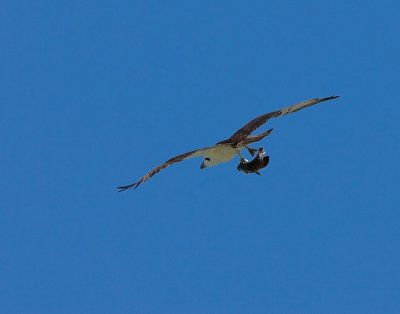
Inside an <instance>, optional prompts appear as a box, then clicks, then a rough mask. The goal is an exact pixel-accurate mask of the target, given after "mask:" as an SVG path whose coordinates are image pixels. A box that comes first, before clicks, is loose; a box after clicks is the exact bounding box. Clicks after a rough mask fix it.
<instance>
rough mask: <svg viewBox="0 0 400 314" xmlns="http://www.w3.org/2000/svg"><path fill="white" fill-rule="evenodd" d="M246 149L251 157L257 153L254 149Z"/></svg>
mask: <svg viewBox="0 0 400 314" xmlns="http://www.w3.org/2000/svg"><path fill="white" fill-rule="evenodd" d="M247 149H248V151H249V153H250V155H251V156H254V155H255V154H256V152H257V149H255V148H251V147H248V148H247Z"/></svg>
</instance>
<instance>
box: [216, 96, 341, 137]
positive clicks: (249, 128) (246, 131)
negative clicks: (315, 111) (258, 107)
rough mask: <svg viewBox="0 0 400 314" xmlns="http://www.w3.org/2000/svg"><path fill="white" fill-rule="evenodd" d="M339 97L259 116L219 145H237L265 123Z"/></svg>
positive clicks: (300, 103) (302, 103)
mask: <svg viewBox="0 0 400 314" xmlns="http://www.w3.org/2000/svg"><path fill="white" fill-rule="evenodd" d="M338 97H339V96H330V97H325V98H314V99H310V100H306V101H302V102H299V103H297V104H294V105H292V106H289V107H286V108H283V109H280V110H276V111H273V112H270V113H266V114H263V115H261V116H258V117H256V118H254V119H253V120H251V121H250V122H249V123H247V124H246V125H245V126H244V127H242V128H241V129H239V130H238V131H237V132H236V133H235V134H233V135H232V136H231V137H230V138H228V139H226V140H224V141H221V142H218V144H223V143H235V142H239V141H241V140H243V139H245V138H247V137H248V136H249V135H250V133H251V132H253V131H254V130H255V129H257V128H258V127H260V126H261V125H263V124H264V123H265V122H267V121H268V120H269V119H271V118H276V117H279V116H283V115H286V114H289V113H292V112H296V111H299V110H301V109H303V108H306V107H309V106H312V105H315V104H318V103H320V102H323V101H327V100H331V99H335V98H338Z"/></svg>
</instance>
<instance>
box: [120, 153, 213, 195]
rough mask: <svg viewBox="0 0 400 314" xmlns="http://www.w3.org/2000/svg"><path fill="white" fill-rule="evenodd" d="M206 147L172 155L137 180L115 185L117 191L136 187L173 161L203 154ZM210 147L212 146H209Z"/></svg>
mask: <svg viewBox="0 0 400 314" xmlns="http://www.w3.org/2000/svg"><path fill="white" fill-rule="evenodd" d="M209 148H210V147H208V148H201V149H196V150H192V151H190V152H187V153H183V154H180V155H178V156H175V157H172V158H171V159H169V160H167V161H166V162H164V163H163V164H161V165H159V166H157V167H155V168H154V169H153V170H151V171H150V172H148V173H147V174H145V175H144V176H143V177H141V178H140V179H139V180H138V181H136V182H134V183H132V184H129V185H125V186H119V187H117V189H118V192H122V191H125V190H129V189H132V188H133V189H136V188H137V187H138V186H139V185H140V184H141V183H143V182H144V181H147V180H148V179H150V178H151V177H152V176H154V175H155V174H156V173H158V172H160V171H161V170H163V169H165V168H167V167H168V166H171V165H172V164H174V163H177V162H180V161H182V160H185V159H187V158H191V157H198V156H203V155H204V154H203V152H206V151H207V150H208V149H209ZM211 148H212V147H211Z"/></svg>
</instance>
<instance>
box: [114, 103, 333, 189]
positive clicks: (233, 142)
mask: <svg viewBox="0 0 400 314" xmlns="http://www.w3.org/2000/svg"><path fill="white" fill-rule="evenodd" d="M338 97H339V96H330V97H325V98H314V99H309V100H306V101H302V102H299V103H297V104H294V105H292V106H289V107H285V108H282V109H279V110H276V111H273V112H269V113H266V114H263V115H260V116H258V117H256V118H254V119H253V120H251V121H250V122H249V123H247V124H246V125H245V126H244V127H242V128H241V129H239V130H238V131H237V132H236V133H234V134H233V135H232V136H231V137H229V138H228V139H226V140H223V141H220V142H218V143H216V144H215V145H213V146H209V147H204V148H199V149H195V150H192V151H190V152H186V153H183V154H180V155H177V156H175V157H172V158H171V159H168V160H167V161H166V162H164V163H162V164H161V165H159V166H157V167H155V168H154V169H152V170H151V171H149V172H148V173H147V174H145V175H144V176H143V177H141V178H140V179H139V180H138V181H136V182H134V183H132V184H129V185H124V186H120V187H118V188H117V189H118V191H119V192H122V191H125V190H128V189H136V188H137V187H138V186H139V185H140V184H141V183H143V182H145V181H147V180H148V179H150V178H151V177H152V176H154V175H155V174H156V173H158V172H160V171H161V170H163V169H165V168H167V167H168V166H171V165H173V164H175V163H177V162H180V161H182V160H185V159H188V158H193V157H201V156H202V157H203V162H202V163H201V165H200V168H201V169H204V168H207V167H211V166H215V165H217V164H219V163H221V162H227V161H230V160H231V159H232V158H233V157H234V156H236V155H238V156H239V157H240V164H239V166H238V170H240V171H243V172H245V173H252V172H255V173H257V172H258V170H259V169H261V168H263V167H265V166H266V165H267V164H268V160H269V157H268V156H265V152H264V150H263V149H262V148H260V149H258V150H257V149H254V148H251V147H250V146H249V144H251V143H255V142H258V141H260V140H262V139H263V138H264V137H266V136H268V135H270V134H271V132H272V129H269V130H268V131H265V132H263V133H261V134H258V135H254V136H252V135H250V134H251V133H252V132H253V131H255V130H256V129H257V128H259V127H260V126H261V125H263V124H264V123H265V122H267V121H268V120H269V119H271V118H276V117H280V116H283V115H287V114H289V113H292V112H296V111H299V110H301V109H303V108H306V107H309V106H312V105H315V104H318V103H320V102H324V101H327V100H331V99H335V98H338ZM242 149H247V150H248V151H249V153H250V154H251V155H252V156H254V155H256V158H255V160H254V161H251V162H248V161H247V160H246V159H244V158H243V156H242V154H241V150H242ZM267 157H268V160H267V159H266V158H267ZM257 158H261V160H264V162H261V163H257V160H256V159H257ZM252 162H253V164H256V166H254V165H253V166H252V164H250V165H247V163H252ZM246 165H247V167H246ZM257 165H258V166H257ZM253 168H254V169H253ZM258 174H259V173H258Z"/></svg>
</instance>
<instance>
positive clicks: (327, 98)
mask: <svg viewBox="0 0 400 314" xmlns="http://www.w3.org/2000/svg"><path fill="white" fill-rule="evenodd" d="M339 97H340V96H329V97H325V98H322V100H331V99H336V98H339Z"/></svg>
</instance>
